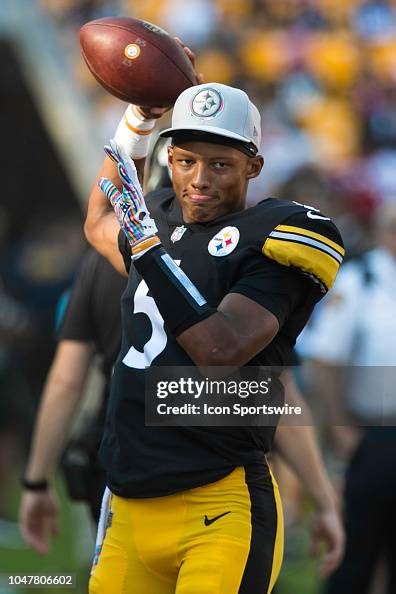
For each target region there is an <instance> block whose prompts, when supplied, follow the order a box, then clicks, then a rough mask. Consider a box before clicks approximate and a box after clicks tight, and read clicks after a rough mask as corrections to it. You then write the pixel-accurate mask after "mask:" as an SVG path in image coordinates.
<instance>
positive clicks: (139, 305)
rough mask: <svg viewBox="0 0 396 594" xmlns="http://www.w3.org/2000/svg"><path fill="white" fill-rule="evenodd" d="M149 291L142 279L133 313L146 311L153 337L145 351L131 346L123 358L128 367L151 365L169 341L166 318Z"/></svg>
mask: <svg viewBox="0 0 396 594" xmlns="http://www.w3.org/2000/svg"><path fill="white" fill-rule="evenodd" d="M176 264H177V265H178V266H180V260H176ZM148 292H149V288H148V286H147V285H146V283H145V281H143V280H142V281H141V283H139V286H138V288H137V289H136V291H135V296H134V299H133V313H134V314H137V313H144V314H146V316H148V318H149V320H150V322H151V327H152V333H151V337H150V339H149V340H148V342H146V344H145V345H144V347H143V352H142V351H138V350H137V349H135V347H134V346H131V348H130V349H129V351H128V352H127V354H126V355H125V357H124V358H123V360H122V362H123V363H125V365H127V367H133V368H135V369H145V368H146V367H150V365H151V363H152V362H153V361H154V359H155V358H156V357H158V355H160V354H161V353H162V351H163V350H164V349H165V347H166V343H167V342H168V337H167V335H166V332H165V330H164V319H163V317H162V316H161V314H160V312H159V310H158V307H157V304H156V302H155V301H154V299H153V298H152V297H150V296H149V295H148Z"/></svg>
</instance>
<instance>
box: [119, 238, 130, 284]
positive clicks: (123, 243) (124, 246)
mask: <svg viewBox="0 0 396 594" xmlns="http://www.w3.org/2000/svg"><path fill="white" fill-rule="evenodd" d="M118 249H119V250H120V254H121V256H122V259H123V260H124V264H125V269H126V271H127V272H128V273H129V269H130V268H131V257H132V252H131V245H130V243H129V241H128V239H127V237H126V235H125V233H124V232H123V231H122V229H120V232H119V233H118Z"/></svg>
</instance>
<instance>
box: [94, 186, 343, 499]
mask: <svg viewBox="0 0 396 594" xmlns="http://www.w3.org/2000/svg"><path fill="white" fill-rule="evenodd" d="M146 202H147V206H148V208H149V209H150V212H151V214H152V216H153V218H154V219H155V221H156V224H157V227H158V235H159V237H160V238H161V241H162V244H163V246H164V248H165V249H166V250H167V251H168V253H169V254H170V255H171V256H172V258H173V259H174V260H175V261H176V262H177V263H178V264H179V265H180V266H181V268H182V269H183V270H184V272H185V273H186V274H187V276H188V277H189V278H190V279H191V280H192V282H193V283H194V284H195V286H196V287H197V288H198V290H199V291H200V293H201V294H202V295H203V296H204V297H205V298H206V300H207V302H208V303H209V305H210V306H212V307H217V306H218V305H219V303H220V302H221V300H222V299H223V298H224V296H225V295H226V294H228V293H240V294H242V295H245V296H246V297H248V298H250V299H252V300H254V301H255V302H257V303H259V304H261V305H262V306H263V307H265V308H267V309H268V310H269V311H271V312H272V313H273V314H274V315H275V316H276V317H277V319H278V321H279V326H280V330H279V332H278V334H277V335H276V336H275V338H274V339H273V340H272V342H271V343H270V344H269V345H268V346H267V347H266V348H265V349H264V350H263V351H262V352H260V353H258V354H257V355H256V357H254V359H253V360H252V361H250V362H249V365H265V366H282V365H287V364H288V362H289V359H290V355H291V352H292V349H293V346H294V344H295V341H296V338H297V336H298V334H299V333H300V332H301V330H302V328H303V327H304V325H305V324H306V322H307V320H308V318H309V316H310V314H311V312H312V309H313V307H314V305H315V303H316V302H317V301H318V300H319V299H320V298H321V296H323V294H324V293H325V292H326V291H327V290H328V289H329V288H330V286H331V285H332V283H333V282H334V279H335V276H336V273H337V270H338V268H339V265H340V263H341V261H342V258H343V254H344V250H343V246H342V240H341V237H340V235H339V233H338V231H337V229H336V227H335V226H334V224H333V223H332V222H331V221H330V220H329V219H328V218H327V217H325V216H324V215H322V214H321V213H319V212H318V211H317V210H315V209H313V208H311V207H308V206H304V205H301V204H297V203H293V202H286V201H280V200H275V199H272V198H268V199H266V200H263V201H262V202H260V203H259V204H257V205H256V206H255V207H252V208H248V209H246V210H244V211H242V212H238V213H233V214H229V215H226V216H223V217H221V218H218V219H216V220H214V221H210V222H208V223H204V224H199V223H194V224H185V223H184V222H183V218H182V212H181V209H180V206H179V203H178V201H177V200H176V199H175V196H174V193H173V190H172V189H165V190H159V191H156V192H153V193H152V194H151V195H148V196H147V197H146ZM119 245H120V251H121V253H122V254H123V256H124V261H125V264H126V266H127V268H128V269H129V279H128V284H127V288H126V290H125V292H124V294H123V297H122V301H121V303H122V329H123V336H122V345H121V352H120V355H119V357H118V359H117V362H116V364H115V368H114V374H113V378H112V388H111V397H110V404H109V410H108V415H107V422H106V429H105V435H104V439H103V442H102V447H101V457H102V460H103V463H104V465H105V467H106V470H107V473H108V484H109V487H110V489H111V490H112V491H113V492H114V493H116V494H118V495H120V496H123V497H155V496H161V495H166V494H169V493H173V492H177V491H181V490H184V489H188V488H193V487H196V486H199V485H202V484H206V483H209V482H212V481H215V480H218V479H220V478H222V477H223V476H225V475H226V474H228V473H229V472H231V471H232V469H233V468H235V467H236V466H239V465H244V464H250V463H256V462H261V461H262V459H263V455H264V453H265V452H266V451H268V450H269V449H270V447H271V442H272V438H273V434H274V429H273V428H259V429H256V428H255V429H252V428H248V427H246V428H245V427H149V426H145V411H144V404H145V391H144V388H145V383H144V382H145V376H144V370H145V369H146V368H147V367H150V366H151V365H155V366H158V365H164V366H172V365H178V366H182V365H193V362H192V361H191V359H190V358H189V356H188V355H187V353H186V352H185V351H184V350H183V349H182V348H181V347H180V346H179V344H178V343H177V341H176V339H175V337H174V336H172V334H171V333H170V331H169V329H168V328H167V326H166V324H165V323H164V320H163V318H162V316H161V315H160V312H159V311H158V308H157V305H156V302H155V295H152V294H151V293H150V292H149V290H148V287H147V285H146V283H145V282H144V280H143V279H142V278H141V277H140V276H139V275H138V273H137V272H136V270H135V268H134V267H133V266H132V267H131V266H130V247H129V244H128V242H127V241H126V239H125V238H124V236H123V234H120V237H119Z"/></svg>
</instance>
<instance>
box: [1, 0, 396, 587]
mask: <svg viewBox="0 0 396 594" xmlns="http://www.w3.org/2000/svg"><path fill="white" fill-rule="evenodd" d="M36 2H37V7H38V9H40V10H42V11H44V12H45V14H46V16H47V18H49V19H50V20H51V22H52V25H53V26H54V28H55V31H56V34H57V42H58V43H59V47H60V48H61V51H62V52H64V53H67V55H69V56H71V57H72V64H73V68H72V76H73V85H75V90H76V92H78V93H82V94H83V95H84V96H85V97H86V99H87V100H88V102H89V104H90V105H91V110H92V113H91V115H92V122H94V125H95V126H97V127H98V128H100V130H101V136H102V137H103V138H108V137H109V136H110V135H111V134H112V132H113V131H114V128H115V124H116V123H117V122H118V119H119V117H120V115H121V113H122V112H123V110H124V104H122V103H121V102H120V101H118V100H116V99H114V98H112V97H111V96H110V95H108V94H107V93H105V92H104V91H103V90H102V89H101V88H100V87H99V85H98V84H97V83H96V82H95V81H94V79H93V78H92V76H91V75H90V73H89V72H88V70H87V68H86V66H85V64H84V63H83V61H82V59H81V56H80V52H79V46H78V41H77V39H78V31H79V28H80V26H81V25H82V24H83V23H85V22H87V21H88V20H91V19H95V18H100V17H103V16H110V15H113V16H114V15H117V14H119V15H130V16H135V17H137V18H143V19H146V20H149V21H152V22H154V23H156V24H159V25H161V26H163V27H164V28H165V29H166V30H168V31H169V32H170V33H171V34H173V35H177V36H179V37H180V38H181V39H183V40H184V42H185V43H186V44H188V45H189V46H190V47H191V48H192V49H193V51H195V52H196V54H197V57H198V60H197V65H198V71H200V72H202V73H203V75H204V80H205V81H211V80H213V81H218V82H222V83H225V84H230V85H234V86H238V87H241V88H242V89H244V90H246V91H247V92H248V93H249V94H250V96H251V98H252V99H253V101H254V102H255V103H256V104H257V105H258V106H259V107H260V110H261V113H262V123H263V147H262V153H263V155H264V157H265V161H266V166H265V168H264V171H263V173H262V175H261V176H260V178H259V179H258V180H255V182H254V183H253V184H252V188H251V192H250V200H251V201H252V202H254V201H257V200H259V199H262V198H264V197H265V196H268V195H273V196H276V197H279V198H285V199H288V200H296V201H298V202H302V203H304V204H310V205H313V206H315V207H317V208H320V209H321V210H322V211H323V212H325V213H327V214H329V215H330V216H332V217H333V218H334V219H335V221H336V223H337V225H338V226H339V228H340V230H341V232H342V235H343V238H344V241H345V246H346V253H347V258H349V259H356V258H358V257H359V256H360V254H362V253H365V252H367V251H368V250H370V249H371V248H373V247H374V246H375V245H376V241H377V238H376V235H375V225H376V221H377V220H378V217H379V215H380V213H381V211H382V209H383V208H384V206H387V205H389V204H392V202H394V201H395V200H396V176H395V175H394V171H395V169H396V0H349V2H345V0H282V1H280V2H274V1H272V0H188V2H186V1H185V0H36ZM166 124H167V122H166V121H164V122H163V126H164V127H166ZM82 125H83V124H82ZM395 204H396V202H395ZM0 215H1V218H0V222H1V224H0V242H2V243H3V246H4V250H3V257H2V265H1V272H0V276H1V278H2V279H3V283H2V284H0V339H1V342H0V386H1V387H0V390H1V391H2V395H1V399H0V489H1V488H2V485H6V484H7V482H8V478H9V475H10V473H11V469H12V468H14V467H15V464H17V460H16V454H15V452H18V451H19V449H22V450H23V449H24V447H25V448H26V443H27V441H28V438H29V435H28V433H29V431H28V429H29V427H31V423H32V418H33V414H34V409H35V407H36V405H37V400H38V398H39V395H40V391H41V387H42V384H43V380H44V377H45V373H46V370H47V368H48V365H49V362H50V360H51V355H52V350H53V342H52V340H51V339H50V338H49V337H50V336H51V335H53V333H54V327H55V309H56V303H57V301H58V299H59V297H60V295H61V294H62V292H63V291H64V289H65V288H67V286H69V285H70V283H71V279H72V276H73V272H74V270H75V268H76V266H77V262H78V260H79V257H80V255H81V253H82V251H83V249H84V248H83V246H84V244H83V241H82V236H81V221H82V211H81V212H79V209H78V208H75V209H74V211H73V212H72V213H71V212H68V217H66V219H65V218H63V220H62V221H59V220H55V218H54V217H53V218H52V219H51V224H50V225H49V226H48V227H47V229H46V232H45V237H44V239H43V231H42V229H39V228H38V227H37V229H32V230H31V231H30V235H28V236H25V239H24V242H23V243H22V244H21V243H20V242H19V244H18V249H16V245H17V243H18V242H17V240H16V233H15V230H14V229H13V228H10V227H12V226H13V218H12V216H10V215H9V213H7V212H6V210H4V211H2V212H1V213H0ZM393 218H394V221H395V225H396V214H395V216H394V217H393ZM65 253H67V254H68V258H67V263H65V262H64V261H63V260H64V258H63V255H64V254H65ZM11 255H12V262H11V264H10V257H11ZM15 262H16V264H15ZM62 262H63V263H62ZM60 263H62V264H60ZM384 327H386V320H385V322H384ZM44 337H45V340H44ZM40 338H41V339H42V340H40ZM44 342H45V348H44V346H43V344H44ZM15 361H24V363H23V365H22V366H21V365H20V364H16V363H15ZM377 364H378V363H377ZM379 364H380V363H379ZM10 392H12V394H10ZM7 393H8V396H7ZM3 396H4V397H3ZM2 403H3V409H4V410H3V411H2V410H1V408H2ZM21 403H23V404H21ZM20 436H21V437H20ZM16 441H20V442H21V444H20V445H19V446H17V444H16ZM290 505H291V506H292V505H293V502H292V503H291V504H290ZM291 513H292V512H291ZM8 515H9V512H8V511H7V497H6V491H3V496H2V497H1V496H0V517H1V516H4V517H7V516H8ZM285 591H286V590H285ZM292 591H293V590H292ZM294 591H295V592H297V591H304V590H298V589H295V590H294ZM307 593H308V590H305V591H304V594H307ZM339 594H345V593H344V592H341V591H340V592H339Z"/></svg>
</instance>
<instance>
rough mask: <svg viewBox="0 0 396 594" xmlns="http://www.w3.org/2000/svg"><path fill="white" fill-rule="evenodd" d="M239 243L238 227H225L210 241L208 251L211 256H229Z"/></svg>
mask: <svg viewBox="0 0 396 594" xmlns="http://www.w3.org/2000/svg"><path fill="white" fill-rule="evenodd" d="M238 242H239V229H237V228H236V227H224V229H222V230H221V231H219V232H218V233H216V235H215V236H214V237H213V239H211V240H210V241H209V244H208V251H209V254H210V255H211V256H217V257H218V258H219V257H221V256H228V254H231V252H233V251H234V250H235V248H236V246H237V245H238Z"/></svg>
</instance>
